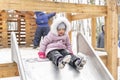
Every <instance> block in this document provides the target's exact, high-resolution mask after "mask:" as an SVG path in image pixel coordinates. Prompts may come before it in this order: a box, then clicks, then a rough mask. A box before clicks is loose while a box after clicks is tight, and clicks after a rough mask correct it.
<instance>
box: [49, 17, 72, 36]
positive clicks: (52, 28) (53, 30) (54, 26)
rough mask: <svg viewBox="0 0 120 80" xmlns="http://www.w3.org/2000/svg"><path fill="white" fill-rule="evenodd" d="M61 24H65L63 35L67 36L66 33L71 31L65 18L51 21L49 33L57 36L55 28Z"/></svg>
mask: <svg viewBox="0 0 120 80" xmlns="http://www.w3.org/2000/svg"><path fill="white" fill-rule="evenodd" d="M62 22H64V23H65V24H66V31H65V34H68V32H69V31H70V30H71V25H70V22H69V21H68V19H67V18H65V17H57V18H56V19H54V20H53V23H52V25H51V32H52V33H53V34H56V35H58V33H57V27H58V25H59V24H60V23H62Z"/></svg>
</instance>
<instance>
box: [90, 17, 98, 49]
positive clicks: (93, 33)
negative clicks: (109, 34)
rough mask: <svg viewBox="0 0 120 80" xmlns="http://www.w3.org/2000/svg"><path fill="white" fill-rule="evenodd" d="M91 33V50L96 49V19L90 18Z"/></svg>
mask: <svg viewBox="0 0 120 80" xmlns="http://www.w3.org/2000/svg"><path fill="white" fill-rule="evenodd" d="M91 26H92V27H91V30H92V31H91V32H92V46H93V48H95V47H96V26H97V22H96V18H92V25H91Z"/></svg>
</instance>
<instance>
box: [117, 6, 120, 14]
mask: <svg viewBox="0 0 120 80" xmlns="http://www.w3.org/2000/svg"><path fill="white" fill-rule="evenodd" d="M117 12H118V15H120V6H118V7H117Z"/></svg>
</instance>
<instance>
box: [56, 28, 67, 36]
mask: <svg viewBox="0 0 120 80" xmlns="http://www.w3.org/2000/svg"><path fill="white" fill-rule="evenodd" d="M57 32H58V36H63V35H64V34H65V29H63V28H60V29H58V30H57Z"/></svg>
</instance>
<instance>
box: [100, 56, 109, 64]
mask: <svg viewBox="0 0 120 80" xmlns="http://www.w3.org/2000/svg"><path fill="white" fill-rule="evenodd" d="M99 57H100V58H101V59H102V61H103V63H104V64H105V65H106V66H107V55H104V56H99Z"/></svg>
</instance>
